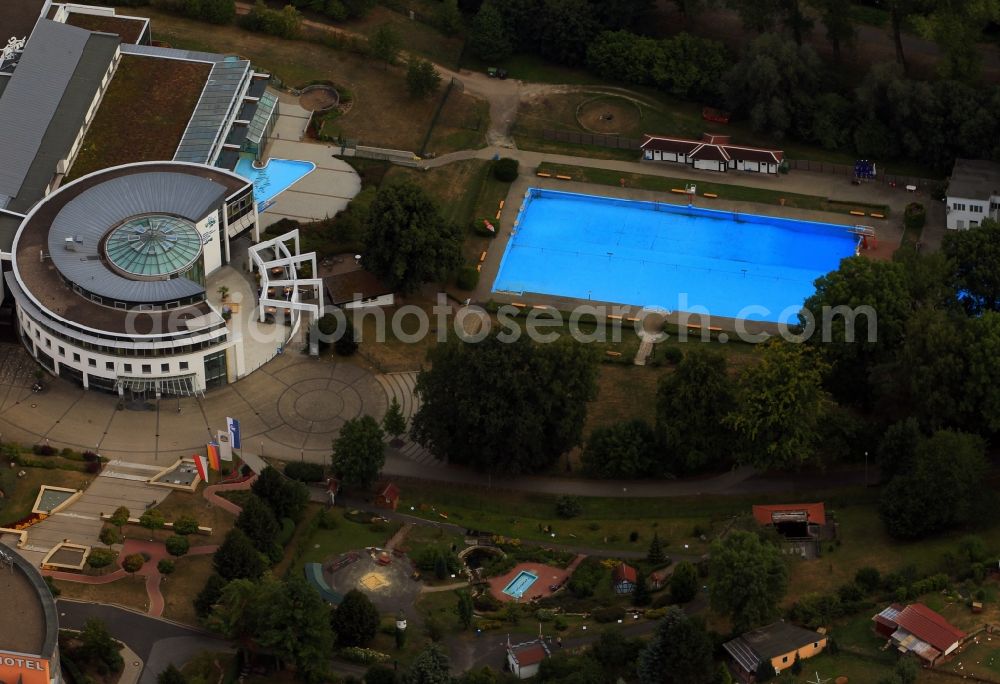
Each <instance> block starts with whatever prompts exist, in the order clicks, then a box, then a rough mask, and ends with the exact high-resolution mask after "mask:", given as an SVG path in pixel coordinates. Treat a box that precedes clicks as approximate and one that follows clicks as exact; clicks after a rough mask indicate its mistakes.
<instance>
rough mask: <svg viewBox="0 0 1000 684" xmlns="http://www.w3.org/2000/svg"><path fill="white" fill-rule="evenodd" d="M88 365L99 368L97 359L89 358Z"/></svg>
mask: <svg viewBox="0 0 1000 684" xmlns="http://www.w3.org/2000/svg"><path fill="white" fill-rule="evenodd" d="M87 365H88V366H90V367H91V368H97V359H87Z"/></svg>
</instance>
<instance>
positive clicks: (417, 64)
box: [406, 57, 441, 98]
mask: <svg viewBox="0 0 1000 684" xmlns="http://www.w3.org/2000/svg"><path fill="white" fill-rule="evenodd" d="M439 85H441V74H439V73H438V70H437V69H435V68H434V65H433V64H431V63H430V62H428V61H427V60H426V59H420V58H419V57H411V58H410V59H409V60H407V62H406V89H407V90H408V91H409V92H410V97H415V98H421V97H427V96H428V95H430V94H431V93H433V92H434V91H435V90H437V89H438V86H439Z"/></svg>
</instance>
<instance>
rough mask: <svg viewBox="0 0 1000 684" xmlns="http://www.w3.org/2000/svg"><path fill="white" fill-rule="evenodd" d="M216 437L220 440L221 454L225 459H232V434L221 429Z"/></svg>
mask: <svg viewBox="0 0 1000 684" xmlns="http://www.w3.org/2000/svg"><path fill="white" fill-rule="evenodd" d="M215 438H216V441H218V442H219V456H221V457H222V460H223V461H232V460H233V447H232V445H231V444H230V443H229V438H230V434H229V433H228V432H226V431H225V430H219V431H218V432H217V433H215Z"/></svg>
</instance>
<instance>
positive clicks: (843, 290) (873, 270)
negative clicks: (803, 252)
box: [799, 257, 913, 406]
mask: <svg viewBox="0 0 1000 684" xmlns="http://www.w3.org/2000/svg"><path fill="white" fill-rule="evenodd" d="M906 271H907V266H906V264H904V263H902V262H896V261H875V260H874V259H868V258H865V257H852V258H849V259H844V260H843V261H841V262H840V268H838V269H837V270H836V271H832V272H830V273H828V274H826V275H825V276H822V277H820V278H819V279H818V280H817V281H816V292H815V294H813V295H812V296H811V297H810V298H809V299H807V300H806V302H805V304H804V305H803V311H804V312H808V317H811V318H812V319H813V320H814V321H815V324H816V330H815V332H814V333H813V334H812V335H811V336H810V337H809V339H808V344H809V345H810V346H813V347H814V348H816V349H817V350H818V351H819V352H820V354H821V355H822V356H823V358H824V359H825V360H826V362H827V363H828V364H829V369H830V372H829V373H828V375H827V386H828V387H829V388H830V390H831V391H832V392H833V394H834V396H836V397H837V398H838V399H839V400H841V401H843V402H850V403H854V404H857V405H860V406H867V405H869V404H870V402H871V401H872V398H873V389H872V387H871V383H870V380H869V376H870V375H871V372H872V370H873V369H874V368H875V367H876V366H878V365H881V364H883V363H886V362H887V361H889V360H891V359H892V358H893V356H894V355H895V353H896V351H897V350H898V349H899V348H900V346H901V345H902V343H903V339H904V334H905V332H906V324H907V321H908V320H909V317H910V315H911V313H912V310H913V300H912V299H911V297H910V291H909V282H908V277H907V272H906ZM861 307H870V309H869V310H868V312H865V313H863V310H862V308H861ZM826 312H830V314H827V313H826ZM852 312H857V315H854V313H852ZM834 314H836V315H834ZM799 318H800V321H801V322H802V324H803V325H806V324H807V322H808V319H807V314H806V313H803V314H801V315H800V317H799ZM873 333H874V334H873Z"/></svg>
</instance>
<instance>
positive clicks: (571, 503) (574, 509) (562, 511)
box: [556, 495, 583, 518]
mask: <svg viewBox="0 0 1000 684" xmlns="http://www.w3.org/2000/svg"><path fill="white" fill-rule="evenodd" d="M581 513H583V504H581V503H580V500H579V499H578V498H576V497H575V496H569V495H563V496H560V497H559V498H558V499H556V515H558V516H559V517H560V518H575V517H577V516H578V515H580V514H581Z"/></svg>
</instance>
